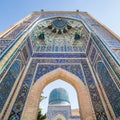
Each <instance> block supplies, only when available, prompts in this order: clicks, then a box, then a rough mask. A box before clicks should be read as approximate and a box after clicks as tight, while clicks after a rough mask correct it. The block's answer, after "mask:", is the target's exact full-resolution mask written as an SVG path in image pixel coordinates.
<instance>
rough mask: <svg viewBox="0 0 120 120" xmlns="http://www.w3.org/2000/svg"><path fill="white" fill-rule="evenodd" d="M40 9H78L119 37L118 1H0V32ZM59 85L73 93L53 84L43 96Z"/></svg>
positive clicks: (119, 1)
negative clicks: (87, 13)
mask: <svg viewBox="0 0 120 120" xmlns="http://www.w3.org/2000/svg"><path fill="white" fill-rule="evenodd" d="M41 9H44V10H45V11H76V10H77V9H79V11H86V12H89V13H90V14H91V15H92V16H94V17H95V18H96V19H98V20H99V21H101V22H102V23H103V24H105V25H106V26H107V27H109V28H110V29H111V30H112V31H113V32H115V33H116V34H118V35H119V36H120V0H1V1H0V32H2V31H3V30H5V29H6V28H7V27H9V26H11V25H12V24H14V23H15V22H17V21H18V20H20V19H22V18H23V17H25V16H26V15H28V14H29V13H31V12H32V11H40V10H41ZM55 85H56V86H55ZM61 85H62V86H65V87H66V89H68V91H69V89H71V91H72V93H70V95H71V94H73V93H75V92H74V90H72V88H69V85H66V83H63V82H62V83H61V82H57V83H56V82H55V83H53V84H50V85H49V86H48V87H46V88H45V92H44V93H45V96H46V95H47V96H48V95H49V92H50V91H51V88H54V87H60V86H61ZM51 86H52V87H51ZM46 91H48V92H46ZM71 91H70V92H71ZM73 95H75V94H73ZM70 97H72V98H74V97H73V96H70ZM46 100H47V99H46ZM46 100H45V101H46ZM45 103H46V102H44V103H43V106H44V104H45ZM72 103H74V104H75V105H76V106H77V104H76V103H77V102H76V101H72ZM76 106H74V107H76ZM74 107H73V108H74Z"/></svg>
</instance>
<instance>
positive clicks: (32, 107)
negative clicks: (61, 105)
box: [22, 68, 94, 120]
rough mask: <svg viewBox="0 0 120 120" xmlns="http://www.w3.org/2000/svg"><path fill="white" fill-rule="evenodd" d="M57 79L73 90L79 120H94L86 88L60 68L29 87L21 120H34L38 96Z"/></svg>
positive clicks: (77, 79) (75, 77) (76, 78)
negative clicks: (74, 91) (78, 111)
mask: <svg viewBox="0 0 120 120" xmlns="http://www.w3.org/2000/svg"><path fill="white" fill-rule="evenodd" d="M57 79H62V80H63V81H66V82H68V83H69V84H71V85H72V86H73V87H74V88H75V90H76V92H77V96H78V102H79V109H80V112H81V113H80V115H81V119H82V120H94V115H93V112H92V111H93V109H92V105H91V103H90V97H89V93H88V91H87V88H86V86H85V85H84V83H83V82H82V81H81V80H80V79H79V78H78V77H77V76H75V75H74V74H72V73H70V72H68V71H66V70H64V69H61V68H58V69H56V70H53V71H51V72H49V73H47V74H45V75H43V76H42V77H41V78H39V80H37V82H36V83H35V84H34V85H33V86H32V87H31V90H30V93H29V96H28V99H27V102H26V105H25V109H24V113H23V116H22V120H36V118H37V113H38V106H39V101H40V96H41V93H42V90H43V88H44V87H45V86H46V85H48V84H49V83H51V82H53V81H55V80H57Z"/></svg>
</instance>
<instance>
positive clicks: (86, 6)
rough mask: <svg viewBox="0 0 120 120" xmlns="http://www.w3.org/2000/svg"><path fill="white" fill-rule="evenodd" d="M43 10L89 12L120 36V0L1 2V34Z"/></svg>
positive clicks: (28, 0)
mask: <svg viewBox="0 0 120 120" xmlns="http://www.w3.org/2000/svg"><path fill="white" fill-rule="evenodd" d="M41 9H44V10H46V11H49V10H57V11H59V10H71V11H75V10H76V9H79V10H80V11H86V12H89V13H90V14H91V15H93V16H94V17H95V18H97V19H98V20H99V21H101V22H102V23H104V24H105V25H106V26H108V27H109V28H110V29H112V30H113V31H114V32H115V33H117V34H118V35H119V36H120V0H1V2H0V32H2V31H3V30H5V29H6V28H7V27H9V26H10V25H12V24H14V23H15V22H17V21H18V20H20V19H21V18H23V17H24V16H26V15H28V14H29V13H31V12H32V11H39V10H41Z"/></svg>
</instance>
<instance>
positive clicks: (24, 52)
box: [22, 46, 28, 61]
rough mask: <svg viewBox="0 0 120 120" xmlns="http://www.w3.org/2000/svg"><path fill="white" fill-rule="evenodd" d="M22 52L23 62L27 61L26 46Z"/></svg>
mask: <svg viewBox="0 0 120 120" xmlns="http://www.w3.org/2000/svg"><path fill="white" fill-rule="evenodd" d="M22 52H23V55H24V58H25V60H26V61H27V59H28V52H27V48H26V46H25V47H24V48H23V50H22Z"/></svg>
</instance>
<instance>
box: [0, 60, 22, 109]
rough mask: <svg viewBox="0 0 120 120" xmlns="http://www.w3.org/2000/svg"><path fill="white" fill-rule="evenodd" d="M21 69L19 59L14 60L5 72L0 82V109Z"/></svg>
mask: <svg viewBox="0 0 120 120" xmlns="http://www.w3.org/2000/svg"><path fill="white" fill-rule="evenodd" d="M20 71H21V62H20V60H15V61H14V63H13V64H12V66H11V67H10V69H9V70H8V72H7V74H6V75H5V77H4V78H3V80H2V81H1V83H0V111H1V110H2V108H3V106H4V104H5V102H6V100H7V98H8V96H9V94H10V92H11V89H12V87H13V85H14V83H15V80H16V79H17V77H18V75H19V73H20Z"/></svg>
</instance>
